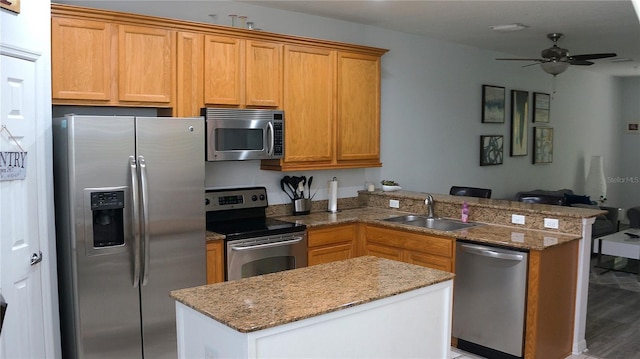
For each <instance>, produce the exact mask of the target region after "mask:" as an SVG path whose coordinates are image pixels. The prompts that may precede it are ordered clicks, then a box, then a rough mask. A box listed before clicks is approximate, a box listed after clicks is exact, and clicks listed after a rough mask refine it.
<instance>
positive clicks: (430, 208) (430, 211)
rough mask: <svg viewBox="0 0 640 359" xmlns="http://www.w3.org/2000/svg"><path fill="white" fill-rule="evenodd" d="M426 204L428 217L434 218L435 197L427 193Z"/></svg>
mask: <svg viewBox="0 0 640 359" xmlns="http://www.w3.org/2000/svg"><path fill="white" fill-rule="evenodd" d="M424 204H425V205H426V206H427V217H428V218H434V217H435V216H434V214H433V197H432V196H431V194H429V193H427V198H426V199H425V200H424Z"/></svg>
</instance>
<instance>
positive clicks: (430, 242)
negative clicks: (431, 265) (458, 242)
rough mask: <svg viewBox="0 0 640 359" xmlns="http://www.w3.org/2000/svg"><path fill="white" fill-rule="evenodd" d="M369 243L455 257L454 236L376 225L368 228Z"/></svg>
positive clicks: (367, 237)
mask: <svg viewBox="0 0 640 359" xmlns="http://www.w3.org/2000/svg"><path fill="white" fill-rule="evenodd" d="M366 239H367V243H380V244H384V245H387V246H394V247H399V248H404V249H408V250H414V251H420V252H426V253H429V254H434V255H439V256H444V257H449V258H451V257H453V245H454V241H453V238H450V237H442V236H437V235H429V234H421V233H415V232H407V231H403V230H397V229H388V228H381V227H374V226H367V228H366Z"/></svg>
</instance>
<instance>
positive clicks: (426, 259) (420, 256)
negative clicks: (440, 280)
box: [405, 251, 453, 272]
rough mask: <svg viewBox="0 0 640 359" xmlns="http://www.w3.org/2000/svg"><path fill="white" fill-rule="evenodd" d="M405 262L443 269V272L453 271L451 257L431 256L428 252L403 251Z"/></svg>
mask: <svg viewBox="0 0 640 359" xmlns="http://www.w3.org/2000/svg"><path fill="white" fill-rule="evenodd" d="M405 262H407V263H411V264H417V265H419V266H423V267H429V268H434V269H439V270H443V271H445V272H453V264H452V261H451V258H447V257H440V256H432V255H430V254H425V253H420V252H413V251H407V252H406V253H405Z"/></svg>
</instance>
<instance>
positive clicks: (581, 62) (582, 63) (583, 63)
mask: <svg viewBox="0 0 640 359" xmlns="http://www.w3.org/2000/svg"><path fill="white" fill-rule="evenodd" d="M567 62H568V63H570V64H571V65H578V66H589V65H593V62H591V61H586V60H569V61H567Z"/></svg>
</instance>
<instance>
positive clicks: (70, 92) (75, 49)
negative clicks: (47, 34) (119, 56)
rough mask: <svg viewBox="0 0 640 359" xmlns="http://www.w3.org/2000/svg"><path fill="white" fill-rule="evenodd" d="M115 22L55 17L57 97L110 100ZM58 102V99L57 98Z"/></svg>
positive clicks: (53, 40)
mask: <svg viewBox="0 0 640 359" xmlns="http://www.w3.org/2000/svg"><path fill="white" fill-rule="evenodd" d="M111 32H112V25H111V24H109V23H104V22H100V21H90V20H81V19H65V18H55V17H54V18H52V19H51V85H52V98H53V99H54V100H56V99H59V100H80V101H99V102H107V101H109V100H110V99H111V90H112V80H113V78H112V68H111V64H112V61H113V60H114V59H112V54H115V52H112V50H113V48H112V44H111ZM54 103H55V101H54Z"/></svg>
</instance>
